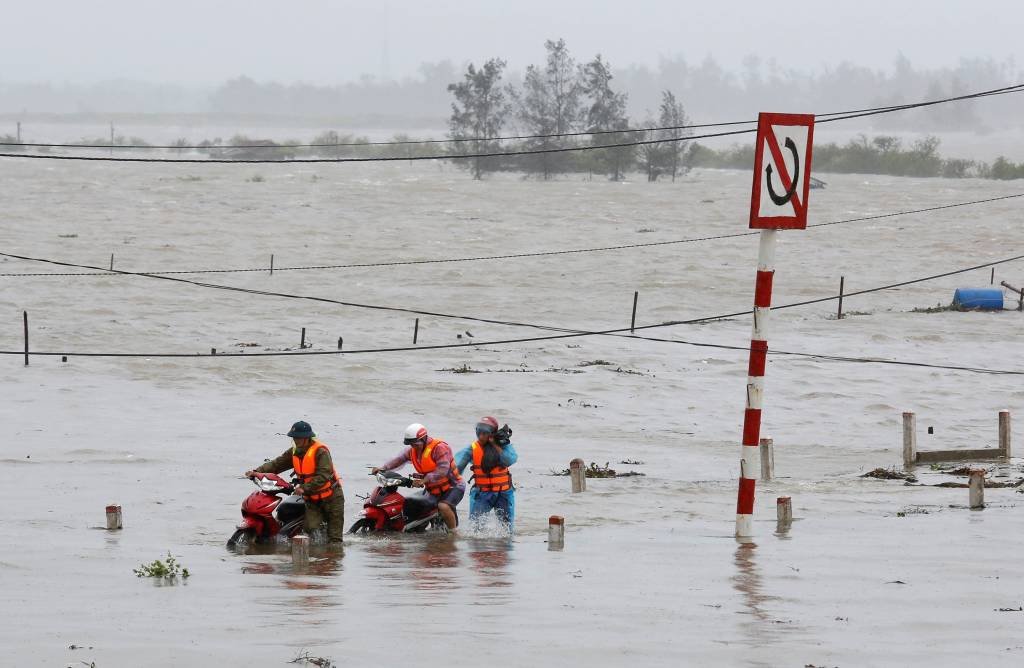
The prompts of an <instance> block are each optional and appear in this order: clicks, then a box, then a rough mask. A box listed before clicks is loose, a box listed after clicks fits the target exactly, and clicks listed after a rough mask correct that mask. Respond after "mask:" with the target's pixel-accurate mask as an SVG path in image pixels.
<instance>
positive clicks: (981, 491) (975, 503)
mask: <svg viewBox="0 0 1024 668" xmlns="http://www.w3.org/2000/svg"><path fill="white" fill-rule="evenodd" d="M970 480H971V481H970V484H969V487H970V501H971V508H984V507H985V470H984V469H973V470H972V471H971V478H970Z"/></svg>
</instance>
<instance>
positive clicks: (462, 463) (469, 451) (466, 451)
mask: <svg viewBox="0 0 1024 668" xmlns="http://www.w3.org/2000/svg"><path fill="white" fill-rule="evenodd" d="M471 461H473V446H472V445H467V446H466V447H464V448H463V449H461V450H459V454H457V455H455V468H457V469H458V470H459V475H462V472H463V471H465V470H466V467H467V466H469V463H470V462H471Z"/></svg>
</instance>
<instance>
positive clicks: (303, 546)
mask: <svg viewBox="0 0 1024 668" xmlns="http://www.w3.org/2000/svg"><path fill="white" fill-rule="evenodd" d="M308 563H309V536H303V535H298V536H293V537H292V564H293V565H295V566H305V565H306V564H308Z"/></svg>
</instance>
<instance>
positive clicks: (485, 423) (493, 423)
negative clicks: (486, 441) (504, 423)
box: [476, 415, 498, 434]
mask: <svg viewBox="0 0 1024 668" xmlns="http://www.w3.org/2000/svg"><path fill="white" fill-rule="evenodd" d="M497 431H498V421H497V420H495V419H494V418H492V417H491V416H490V415H488V416H487V417H482V418H480V421H479V422H477V423H476V433H478V434H493V433H495V432H497Z"/></svg>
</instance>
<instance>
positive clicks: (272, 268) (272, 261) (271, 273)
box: [270, 253, 274, 276]
mask: <svg viewBox="0 0 1024 668" xmlns="http://www.w3.org/2000/svg"><path fill="white" fill-rule="evenodd" d="M270 275H271V276H273V275H274V254H273V253H271V254H270Z"/></svg>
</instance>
